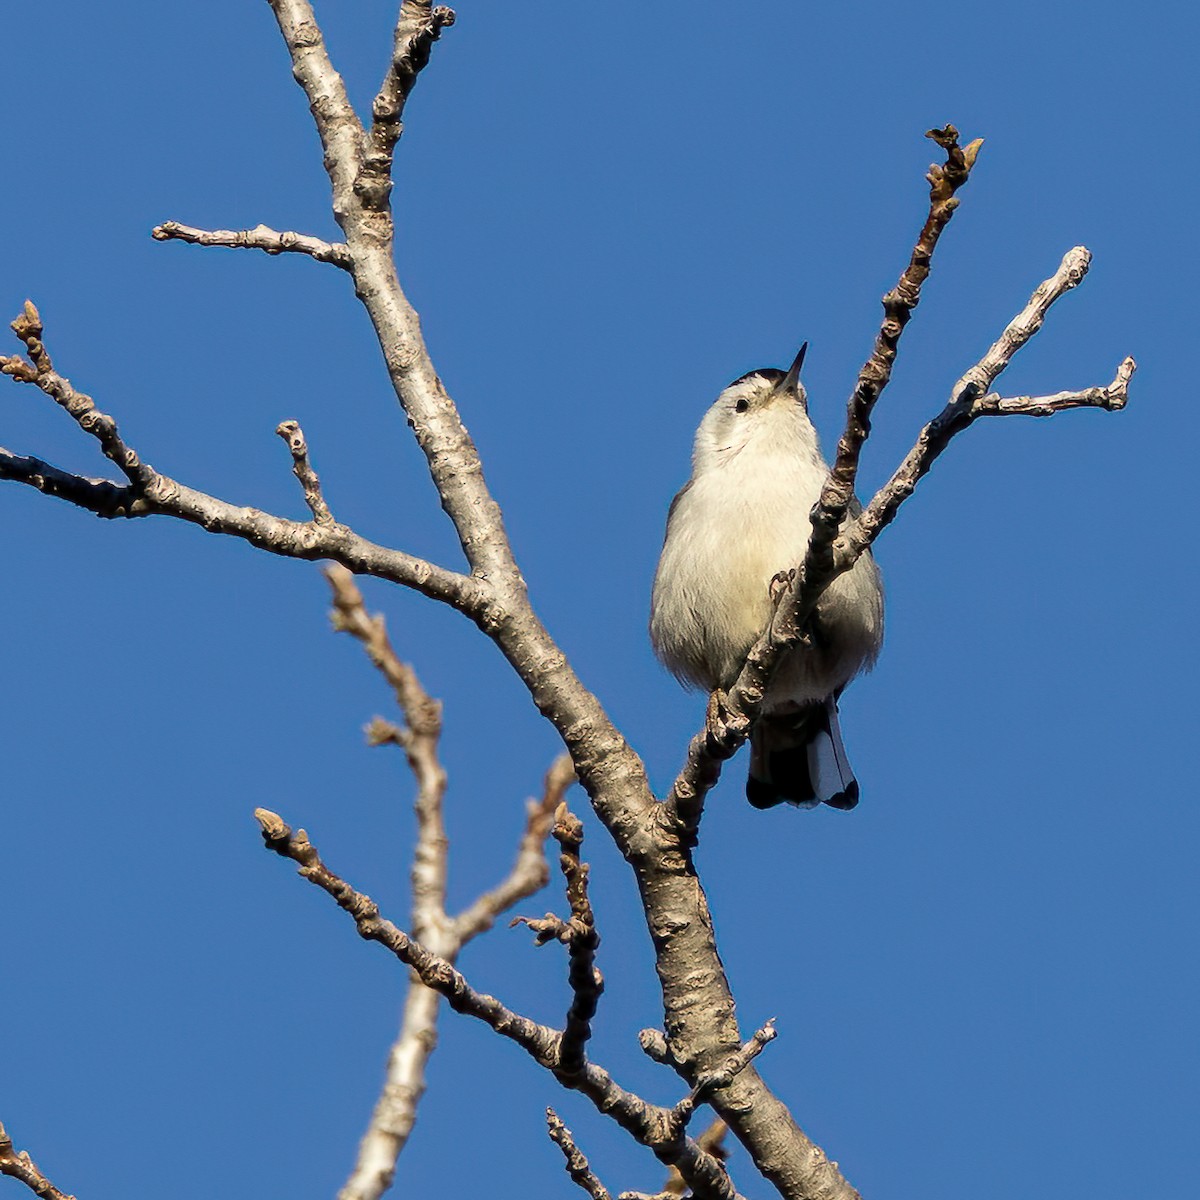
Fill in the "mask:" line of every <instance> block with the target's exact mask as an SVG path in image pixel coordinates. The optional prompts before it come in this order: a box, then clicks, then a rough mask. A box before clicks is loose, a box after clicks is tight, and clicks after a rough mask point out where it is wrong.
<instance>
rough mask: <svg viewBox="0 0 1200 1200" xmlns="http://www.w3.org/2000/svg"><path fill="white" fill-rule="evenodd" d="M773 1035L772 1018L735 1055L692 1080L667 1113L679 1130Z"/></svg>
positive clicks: (748, 1062) (753, 1057)
mask: <svg viewBox="0 0 1200 1200" xmlns="http://www.w3.org/2000/svg"><path fill="white" fill-rule="evenodd" d="M776 1036H777V1034H776V1032H775V1021H774V1018H772V1019H771V1020H770V1021H768V1022H767V1023H766V1024H765V1025H764V1026H763V1027H762V1028H761V1029H758V1030H756V1031H755V1033H754V1036H753V1037H751V1038H750V1040H749V1041H748V1042H747V1043H746V1044H745V1045H744V1046H742V1047H741V1048H740V1049H739V1050H738V1051H737V1052H736V1053H735V1054H731V1055H730V1056H729V1057H728V1058H727V1059H726V1060H725V1062H724V1063H723V1064H722V1065H721V1066H720V1067H718V1068H717V1070H715V1071H711V1072H709V1073H708V1074H706V1075H703V1076H701V1077H700V1078H699V1079H697V1080H696V1085H695V1087H693V1088H692V1090H691V1092H690V1093H688V1095H686V1096H684V1098H683V1099H682V1100H680V1101H679V1103H678V1104H676V1105H675V1107H674V1108H673V1109H672V1110H671V1113H672V1118H673V1119H674V1120H675V1121H676V1122H678V1125H679V1128H680V1129H685V1128H687V1124H688V1122H689V1121H690V1120H691V1119H692V1116H693V1114H694V1113H695V1111H696V1106H697V1105H699V1104H703V1103H704V1102H705V1101H706V1100H707V1099H708V1097H709V1096H710V1095H712V1093H713V1092H715V1091H716V1090H717V1088H723V1087H728V1086H729V1085H730V1084H731V1083H732V1082H733V1080H734V1077H735V1076H736V1075H740V1074H741V1072H743V1071H744V1070H745V1069H746V1068H747V1067H748V1066H749V1065H750V1063H751V1062H753V1061H754V1059H756V1058H757V1057H758V1056H759V1055H760V1054H761V1053H762V1051H763V1048H764V1047H765V1046H766V1045H767V1043H768V1042H773V1041H774V1040H775V1038H776Z"/></svg>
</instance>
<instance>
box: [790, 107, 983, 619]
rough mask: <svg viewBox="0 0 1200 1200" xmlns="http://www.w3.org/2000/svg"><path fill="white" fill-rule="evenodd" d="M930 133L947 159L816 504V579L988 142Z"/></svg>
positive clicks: (808, 561)
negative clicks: (904, 341)
mask: <svg viewBox="0 0 1200 1200" xmlns="http://www.w3.org/2000/svg"><path fill="white" fill-rule="evenodd" d="M925 136H926V137H927V138H931V139H932V140H933V141H935V142H937V144H938V145H939V146H941V148H942V149H943V150H944V151H945V152H946V161H945V163H943V164H942V165H941V166H938V165H937V164H936V163H935V164H934V165H932V166H931V167H930V168H929V174H928V175H927V176H926V178H927V179H928V180H929V214H928V216H927V217H926V218H925V224H924V226H923V227H922V229H921V232H920V235H919V236H918V237H917V242H916V245H915V246H913V250H912V254H911V256H910V257H909V260H908V266H907V267H905V268H904V271H903V273H902V274H901V276H900V279H899V281H898V282H897V283H896V286H895V287H894V288H893V289H892V290H891V291H890V292H888V294H887V295H886V296H884V298H883V311H884V318H883V324H882V325H881V326H880V328H879V333H878V334H877V335H876V337H875V346H874V349H873V350H872V351H871V356H870V358H868V359H867V361H866V362H865V363H864V364H863V367H862V370H861V371H859V373H858V382H857V383H856V384H855V386H854V391H853V392H852V393H851V395H850V400H849V403H848V404H847V406H846V427H845V429H844V430H843V432H842V436H841V439H840V440H839V441H838V448H837V457H836V458H835V459H834V463H833V468H832V469H831V470H830V472H829V478H828V479H827V480H826V482H825V486H824V487H823V488H822V489H821V497H820V499H819V500H818V501H817V504H816V507H815V508H814V509H813V514H812V523H813V532H812V536H811V537H810V538H809V542H808V551H807V553H806V554H805V557H804V567H803V569H802V572H801V573H802V575H803V576H804V578H805V579H815V578H817V577H819V576H821V575H825V574H828V573H829V572H831V571H832V566H833V563H832V550H831V548H832V545H833V539H834V538H835V537H836V536H837V532H838V530H839V529H841V527H842V524H843V523H844V522H845V520H846V513H847V511H848V510H849V507H850V504H851V502H852V501H853V499H854V482H855V479H856V478H857V475H858V460H859V456H860V455H861V453H862V448H863V445H864V443H865V442H866V440H867V438H868V437H869V436H870V433H871V413H872V411H873V410H874V408H875V404H876V402H877V401H878V399H879V397H880V394H881V393H882V392H883V389H884V388H885V387H887V385H888V381H889V380H890V379H891V377H892V364H893V363H894V362H895V361H896V351H897V349H898V347H899V344H900V335H901V334H902V333H903V332H904V327H905V326H906V325H907V324H908V322H909V319H910V318H911V317H912V314H913V310H914V309H915V308H916V307H917V305H918V303H920V299H921V286H922V285H923V284H924V282H925V280H926V279H928V278H929V270H930V266H931V264H932V261H933V252H934V249H935V248H936V247H937V244H938V239H939V238H940V237H941V236H942V231H943V230H944V229H945V228H946V226H947V225H948V224H949V223H950V218H951V217H953V216H954V212H955V209H957V208H958V199H957V197H956V196H955V193H956V192H957V191H958V190H959V188H961V187H963V186H965V185H966V183H967V181H968V180H969V179H970V177H971V168H972V167H973V166H974V165H975V159H976V157H977V156H978V154H979V150H980V148H981V147H982V145H983V139H982V138H976V139H975V141H973V142H971V143H969V144H968V145H966V146H961V147H960V146H959V144H958V130H957V129H955V128H954V126H953V125H947V126H946V127H945V128H944V129H931V130H929V131H928V133H926V134H925ZM830 578H832V575H830ZM814 601H815V597H814ZM797 617H798V619H799V620H803V617H804V614H797Z"/></svg>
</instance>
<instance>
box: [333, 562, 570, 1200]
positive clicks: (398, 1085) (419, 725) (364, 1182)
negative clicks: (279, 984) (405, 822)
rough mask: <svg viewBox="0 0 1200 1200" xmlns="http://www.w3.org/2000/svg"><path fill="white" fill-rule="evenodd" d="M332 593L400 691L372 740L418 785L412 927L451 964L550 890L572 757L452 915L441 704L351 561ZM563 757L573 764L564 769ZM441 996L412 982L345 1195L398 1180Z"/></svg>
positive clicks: (361, 1199) (371, 730)
mask: <svg viewBox="0 0 1200 1200" xmlns="http://www.w3.org/2000/svg"><path fill="white" fill-rule="evenodd" d="M325 575H326V578H327V579H328V581H329V585H330V588H331V589H332V592H333V604H334V607H333V613H332V617H333V624H334V628H335V629H337V630H339V631H344V632H347V633H350V634H352V635H353V636H354V637H356V638H357V639H358V640H359V641H360V642H361V643H362V645H363V648H364V650H365V651H366V652H367V656H368V657H369V658H370V660H371V662H372V663H373V664H374V666H375V667H376V669H377V670H378V671H379V672H380V674H381V675H382V676H383V677H384V679H386V680H387V682H388V684H389V685H390V686H391V688H392V690H393V691H394V693H395V697H396V703H397V704H398V705H399V707H400V710H401V712H402V713H403V714H404V720H405V723H406V724H405V727H403V728H401V727H400V726H397V725H394V724H392V723H391V722H388V721H384V720H383V719H382V718H379V717H377V718H375V720H374V721H372V723H371V725H370V726H369V727H368V730H367V736H368V740H369V741H371V742H372V743H373V744H376V745H378V744H382V743H384V742H392V743H394V744H396V745H398V746H400V747H401V748H402V749H403V750H404V753H405V756H406V758H407V759H408V764H409V767H410V768H411V770H412V773H413V776H414V778H415V779H416V782H417V798H416V802H415V805H414V808H415V811H416V816H417V844H416V848H415V850H414V854H413V865H412V893H413V906H412V928H413V932H414V934H415V935H416V937H417V939H418V940H419V941H421V942H422V943H424V944H425V945H426V946H428V947H429V949H430V950H431V951H432V952H433V953H435V954H437V955H438V956H439V957H441V958H443V959H445V960H446V961H447V962H449V963H453V962H454V961H455V959H456V958H457V956H458V954H459V952H460V951H461V949H462V947H463V946H464V945H465V944H466V943H467V942H468V941H470V939H471V938H473V937H475V936H476V935H477V934H479V933H482V932H483V931H484V930H485V929H488V928H490V926H491V925H492V924H493V922H494V921H495V918H496V916H497V915H498V914H499V913H500V912H503V911H504V909H505V908H507V907H509V906H510V905H511V904H515V903H516V902H517V901H518V900H521V899H523V898H524V897H526V896H528V895H531V894H532V893H533V892H535V891H537V890H538V889H539V888H541V887H543V886H544V885H545V883H546V881H547V880H548V878H549V874H550V872H549V868H548V867H547V865H546V854H545V848H544V847H545V841H546V835H547V833H548V832H549V828H550V821H551V813H552V812H553V811H554V808H555V807H556V806H557V805H558V804H559V803H560V802H561V799H562V795H563V793H564V792H565V791H566V790H567V788H568V787H569V786H570V785H571V783H572V782H573V781H574V772H573V771H572V769H571V766H570V760H569V759H566V758H565V756H564V757H563V758H561V759H559V760H558V761H557V762H556V763H555V764H554V765H553V766H552V767H551V768H550V770H549V772H548V773H547V776H546V796H545V797H543V800H542V802H541V803H540V804H534V803H532V802H531V804H530V811H529V813H528V815H527V819H526V827H525V832H524V834H523V835H522V838H521V844H520V849H519V851H518V856H517V862H516V865H515V866H514V868H513V871H512V872H511V874H510V875H509V877H508V878H507V879H506V880H505V883H504V884H503V885H502V886H501V888H499V889H496V891H494V892H490V893H488V894H487V895H486V896H483V897H480V899H479V900H477V901H476V903H475V905H473V906H472V907H473V909H474V910H475V915H474V919H473V920H472V921H469V922H464V921H462V920H461V919H458V920H452V919H451V918H449V917H448V916H447V915H446V877H447V871H448V866H449V862H448V859H449V842H448V839H447V837H446V828H445V823H444V820H443V815H442V813H443V803H444V800H445V793H446V772H445V769H444V768H443V766H442V764H441V761H440V758H439V755H438V742H439V740H440V737H441V730H442V706H441V704H440V703H439V702H438V701H436V700H434V699H433V698H432V697H431V696H430V695H429V694H428V692H426V691H425V689H424V687H423V686H422V685H421V681H420V680H419V679H418V677H417V674H416V672H415V671H414V670H413V668H412V667H411V666H410V665H409V664H408V663H406V662H404V661H402V660H401V658H400V656H399V655H398V654H397V653H396V651H395V649H394V648H393V646H392V644H391V641H390V639H389V638H388V636H387V629H386V626H385V624H384V620H383V617H382V616H378V615H376V616H370V615H369V614H368V613H367V610H366V605H365V604H364V602H363V597H362V593H361V592H360V591H359V590H358V586H357V584H356V583H355V581H354V577H353V576H352V575H351V574H350V572H349V571H347V570H346V569H345V568H343V567H339V566H332V567H329V568H328V569H327V570H326V572H325ZM564 761H565V764H566V766H565V769H564ZM439 1002H440V997H439V995H438V993H437V992H436V991H433V990H431V989H430V988H428V987H426V986H425V984H423V983H422V982H421V981H420V979H419V978H413V979H411V980H410V982H409V988H408V994H407V997H406V999H405V1004H404V1015H403V1018H402V1021H401V1026H400V1032H399V1034H398V1036H397V1038H396V1041H395V1043H394V1044H393V1045H392V1048H391V1050H390V1052H389V1054H388V1065H387V1073H386V1078H385V1081H384V1085H383V1088H382V1091H381V1092H380V1096H379V1099H378V1101H377V1102H376V1104H375V1108H374V1111H373V1112H372V1114H371V1120H370V1123H369V1125H368V1127H367V1130H366V1133H365V1134H364V1135H363V1138H362V1141H361V1143H360V1145H359V1149H358V1155H357V1158H356V1161H355V1165H354V1167H353V1169H352V1171H351V1173H350V1176H349V1178H348V1179H347V1181H346V1183H345V1185H344V1186H343V1187H342V1189H341V1191H340V1192H339V1193H338V1195H339V1200H378V1197H379V1196H381V1195H382V1194H383V1192H385V1191H386V1190H387V1189H388V1188H389V1187H390V1186H391V1184H392V1180H393V1177H394V1174H395V1169H396V1161H397V1159H398V1157H399V1155H400V1153H401V1151H402V1150H403V1149H404V1146H405V1145H406V1143H407V1141H408V1138H409V1136H410V1134H411V1133H412V1129H413V1124H414V1122H415V1120H416V1111H417V1106H418V1104H419V1103H420V1100H421V1097H422V1096H423V1095H424V1093H425V1068H426V1064H427V1062H428V1060H429V1056H430V1055H431V1054H432V1053H433V1051H434V1049H435V1047H436V1046H437V1038H438V1033H437V1019H438V1008H439Z"/></svg>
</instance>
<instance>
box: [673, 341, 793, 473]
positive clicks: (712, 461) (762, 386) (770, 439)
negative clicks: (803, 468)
mask: <svg viewBox="0 0 1200 1200" xmlns="http://www.w3.org/2000/svg"><path fill="white" fill-rule="evenodd" d="M807 349H808V343H807V342H805V343H804V345H803V346H801V347H800V352H799V353H798V354H797V355H796V357H795V359H794V361H793V362H792V365H791V366H790V367H789V368H788V369H787V370H786V371H782V370H780V369H779V368H778V367H759V368H758V370H756V371H748V372H747V373H746V374H745V375H743V376H742V377H741V378H740V379H735V380H734V381H733V382H732V383H731V384H730V385H729V386H728V387H727V388H726V389H725V390H724V391H723V392H722V393H721V394H720V395H719V396H718V397H717V399H716V402H715V403H714V404H713V406H712V407H711V408H710V409H709V410H708V412H707V413H705V415H704V420H703V421H701V422H700V428H699V429H698V430H697V431H696V447H695V452H694V454H693V464H694V466H695V468H696V469H697V470H703V469H705V468H706V467H709V466H715V465H719V464H721V463H724V462H728V461H729V460H730V459H732V458H733V457H735V456H736V455H738V454H739V453H740V452H741V451H742V450H743V449H745V447H746V446H748V445H750V444H751V443H778V444H779V445H780V448H781V449H786V448H787V447H788V446H789V444H790V443H792V442H793V441H794V440H795V439H796V438H797V437H800V438H801V439H803V440H808V439H809V438H812V439H813V440H814V444H815V436H816V435H815V433H814V432H813V428H812V424H811V422H810V421H809V419H808V394H807V393H806V392H805V390H804V385H803V384H802V383H801V382H800V368H801V366H802V365H803V364H804V354H805V351H807Z"/></svg>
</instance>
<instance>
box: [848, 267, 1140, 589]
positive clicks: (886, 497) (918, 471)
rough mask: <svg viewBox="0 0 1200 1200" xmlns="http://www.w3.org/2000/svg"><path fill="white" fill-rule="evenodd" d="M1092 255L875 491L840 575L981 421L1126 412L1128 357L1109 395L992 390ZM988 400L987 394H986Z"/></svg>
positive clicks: (996, 352)
mask: <svg viewBox="0 0 1200 1200" xmlns="http://www.w3.org/2000/svg"><path fill="white" fill-rule="evenodd" d="M1090 262H1091V255H1090V254H1089V253H1088V251H1087V249H1086V248H1085V247H1083V246H1076V247H1075V248H1074V249H1072V250H1068V251H1067V253H1066V254H1065V255H1064V256H1063V260H1062V262H1061V263H1060V264H1059V267H1058V270H1057V271H1055V272H1054V274H1053V275H1051V276H1050V278H1049V279H1046V280H1044V281H1043V282H1042V283H1041V284H1039V285H1038V287H1037V288H1036V289H1035V290H1034V292H1033V295H1032V296H1030V298H1029V302H1028V303H1027V304H1026V305H1025V307H1024V308H1023V309H1022V310H1021V311H1020V312H1019V313H1018V314H1017V315H1016V316H1015V317H1014V318H1013V319H1012V320H1011V321H1010V322H1009V323H1008V325H1007V326H1006V327H1005V329H1004V332H1003V333H1001V335H1000V336H999V338H997V339H996V341H995V342H994V343H993V344H992V346H991V347H989V349H988V351H987V353H986V354H985V355H984V356H983V358H981V359H980V360H979V362H977V363H976V364H975V365H974V366H973V367H971V368H970V369H969V370H968V371H967V372H965V374H964V375H963V376H962V378H961V379H960V380H959V381H958V382H957V383H956V384H955V385H954V388H953V390H952V391H951V393H950V399H949V401H948V402H947V404H946V407H945V408H943V409H942V411H941V412H940V413H939V414H938V415H937V416H936V417H934V418H933V420H932V421H930V422H929V424H927V425H926V426H925V428H924V429H922V430H921V433H920V436H919V437H918V438H917V442H916V444H915V445H914V446H913V448H912V449H911V450H910V451H909V452H908V454H907V455H906V456H905V458H904V461H903V462H902V463H901V464H900V466H899V467H897V468H896V471H895V472H894V473H893V475H892V477H891V479H889V480H888V482H887V483H885V484H884V485H883V487H881V488H880V489H879V491H878V492H876V494H875V496H874V497H873V498H872V500H871V502H870V504H868V505H867V507H866V508H865V509H864V510H863V512H862V514H861V515H860V516H859V517H857V518H856V519H855V520H853V521H851V522H850V524H849V525H848V526H847V527H846V529H845V530H844V531H843V533H842V536H841V537H839V538H838V541H837V543H836V545H835V548H834V550H835V557H836V559H837V563H838V566H839V568H840V567H841V566H842V564H843V563H849V564H853V563H854V562H856V561H857V559H858V556H859V555H860V554H861V553H862V552H863V550H864V549H866V548H867V547H868V546H870V545H871V543H872V542H874V540H875V539H876V538H877V537H878V536H879V535H880V533H882V532H883V530H884V529H885V528H887V526H888V525H890V524H891V523H892V521H893V520H894V519H895V517H896V513H897V512H898V511H899V509H900V506H901V505H902V504H903V503H904V501H905V500H906V499H908V497H909V496H911V495H912V493H913V492H914V491H915V490H916V486H917V484H918V483H919V482H920V480H921V479H922V478H923V477H924V476H925V475H926V474H927V473H928V471H929V468H930V467H931V466H932V465H933V463H934V460H935V459H936V458H937V457H938V456H939V455H940V454H941V453H942V451H944V450H945V449H946V447H947V446H948V445H949V444H950V440H951V439H952V438H953V437H954V435H955V434H957V433H961V432H962V431H963V430H964V429H966V428H967V427H968V426H970V425H971V424H972V423H973V422H974V421H975V420H976V419H977V418H979V417H985V416H1008V415H1014V416H1020V415H1031V416H1051V415H1053V414H1054V413H1056V412H1062V411H1064V410H1066V409H1069V408H1081V407H1097V408H1104V409H1107V410H1108V411H1110V412H1112V411H1116V410H1118V409H1121V408H1124V407H1125V404H1126V401H1127V399H1128V395H1129V381H1130V379H1131V378H1132V376H1133V372H1134V371H1135V370H1136V369H1137V364H1136V363H1135V362H1134V360H1133V359H1132V358H1126V359H1125V360H1124V361H1123V362H1122V363H1121V364H1120V366H1119V367H1118V368H1117V373H1116V376H1115V378H1114V379H1113V382H1112V383H1111V384H1109V385H1108V386H1107V387H1103V388H1088V389H1085V390H1084V391H1081V392H1060V393H1058V394H1057V395H1055V396H1045V397H1040V398H1033V397H1028V396H1018V397H1014V398H1012V399H1007V400H1006V399H1003V398H1002V397H1000V396H999V395H997V394H995V393H991V392H988V389H989V388H990V387H991V386H992V384H993V383H994V382H995V381H996V379H997V378H998V376H999V375H1000V373H1001V372H1002V371H1003V370H1004V369H1005V368H1006V367H1007V366H1008V365H1009V363H1010V362H1011V361H1012V359H1013V356H1014V355H1015V354H1016V353H1017V351H1018V350H1020V349H1021V347H1022V346H1024V345H1025V344H1026V342H1028V341H1029V339H1030V338H1031V337H1033V335H1034V334H1035V333H1037V331H1038V330H1039V329H1041V327H1042V323H1043V322H1044V321H1045V319H1046V314H1047V312H1048V311H1049V309H1050V307H1051V305H1053V304H1054V302H1055V301H1056V300H1058V299H1059V298H1060V297H1062V296H1064V295H1065V294H1066V293H1067V292H1069V291H1070V290H1071V289H1072V288H1074V287H1077V286H1078V285H1079V283H1080V282H1081V281H1082V280H1083V278H1084V276H1085V275H1086V274H1087V269H1088V266H1089V264H1090ZM985 393H987V394H985Z"/></svg>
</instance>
